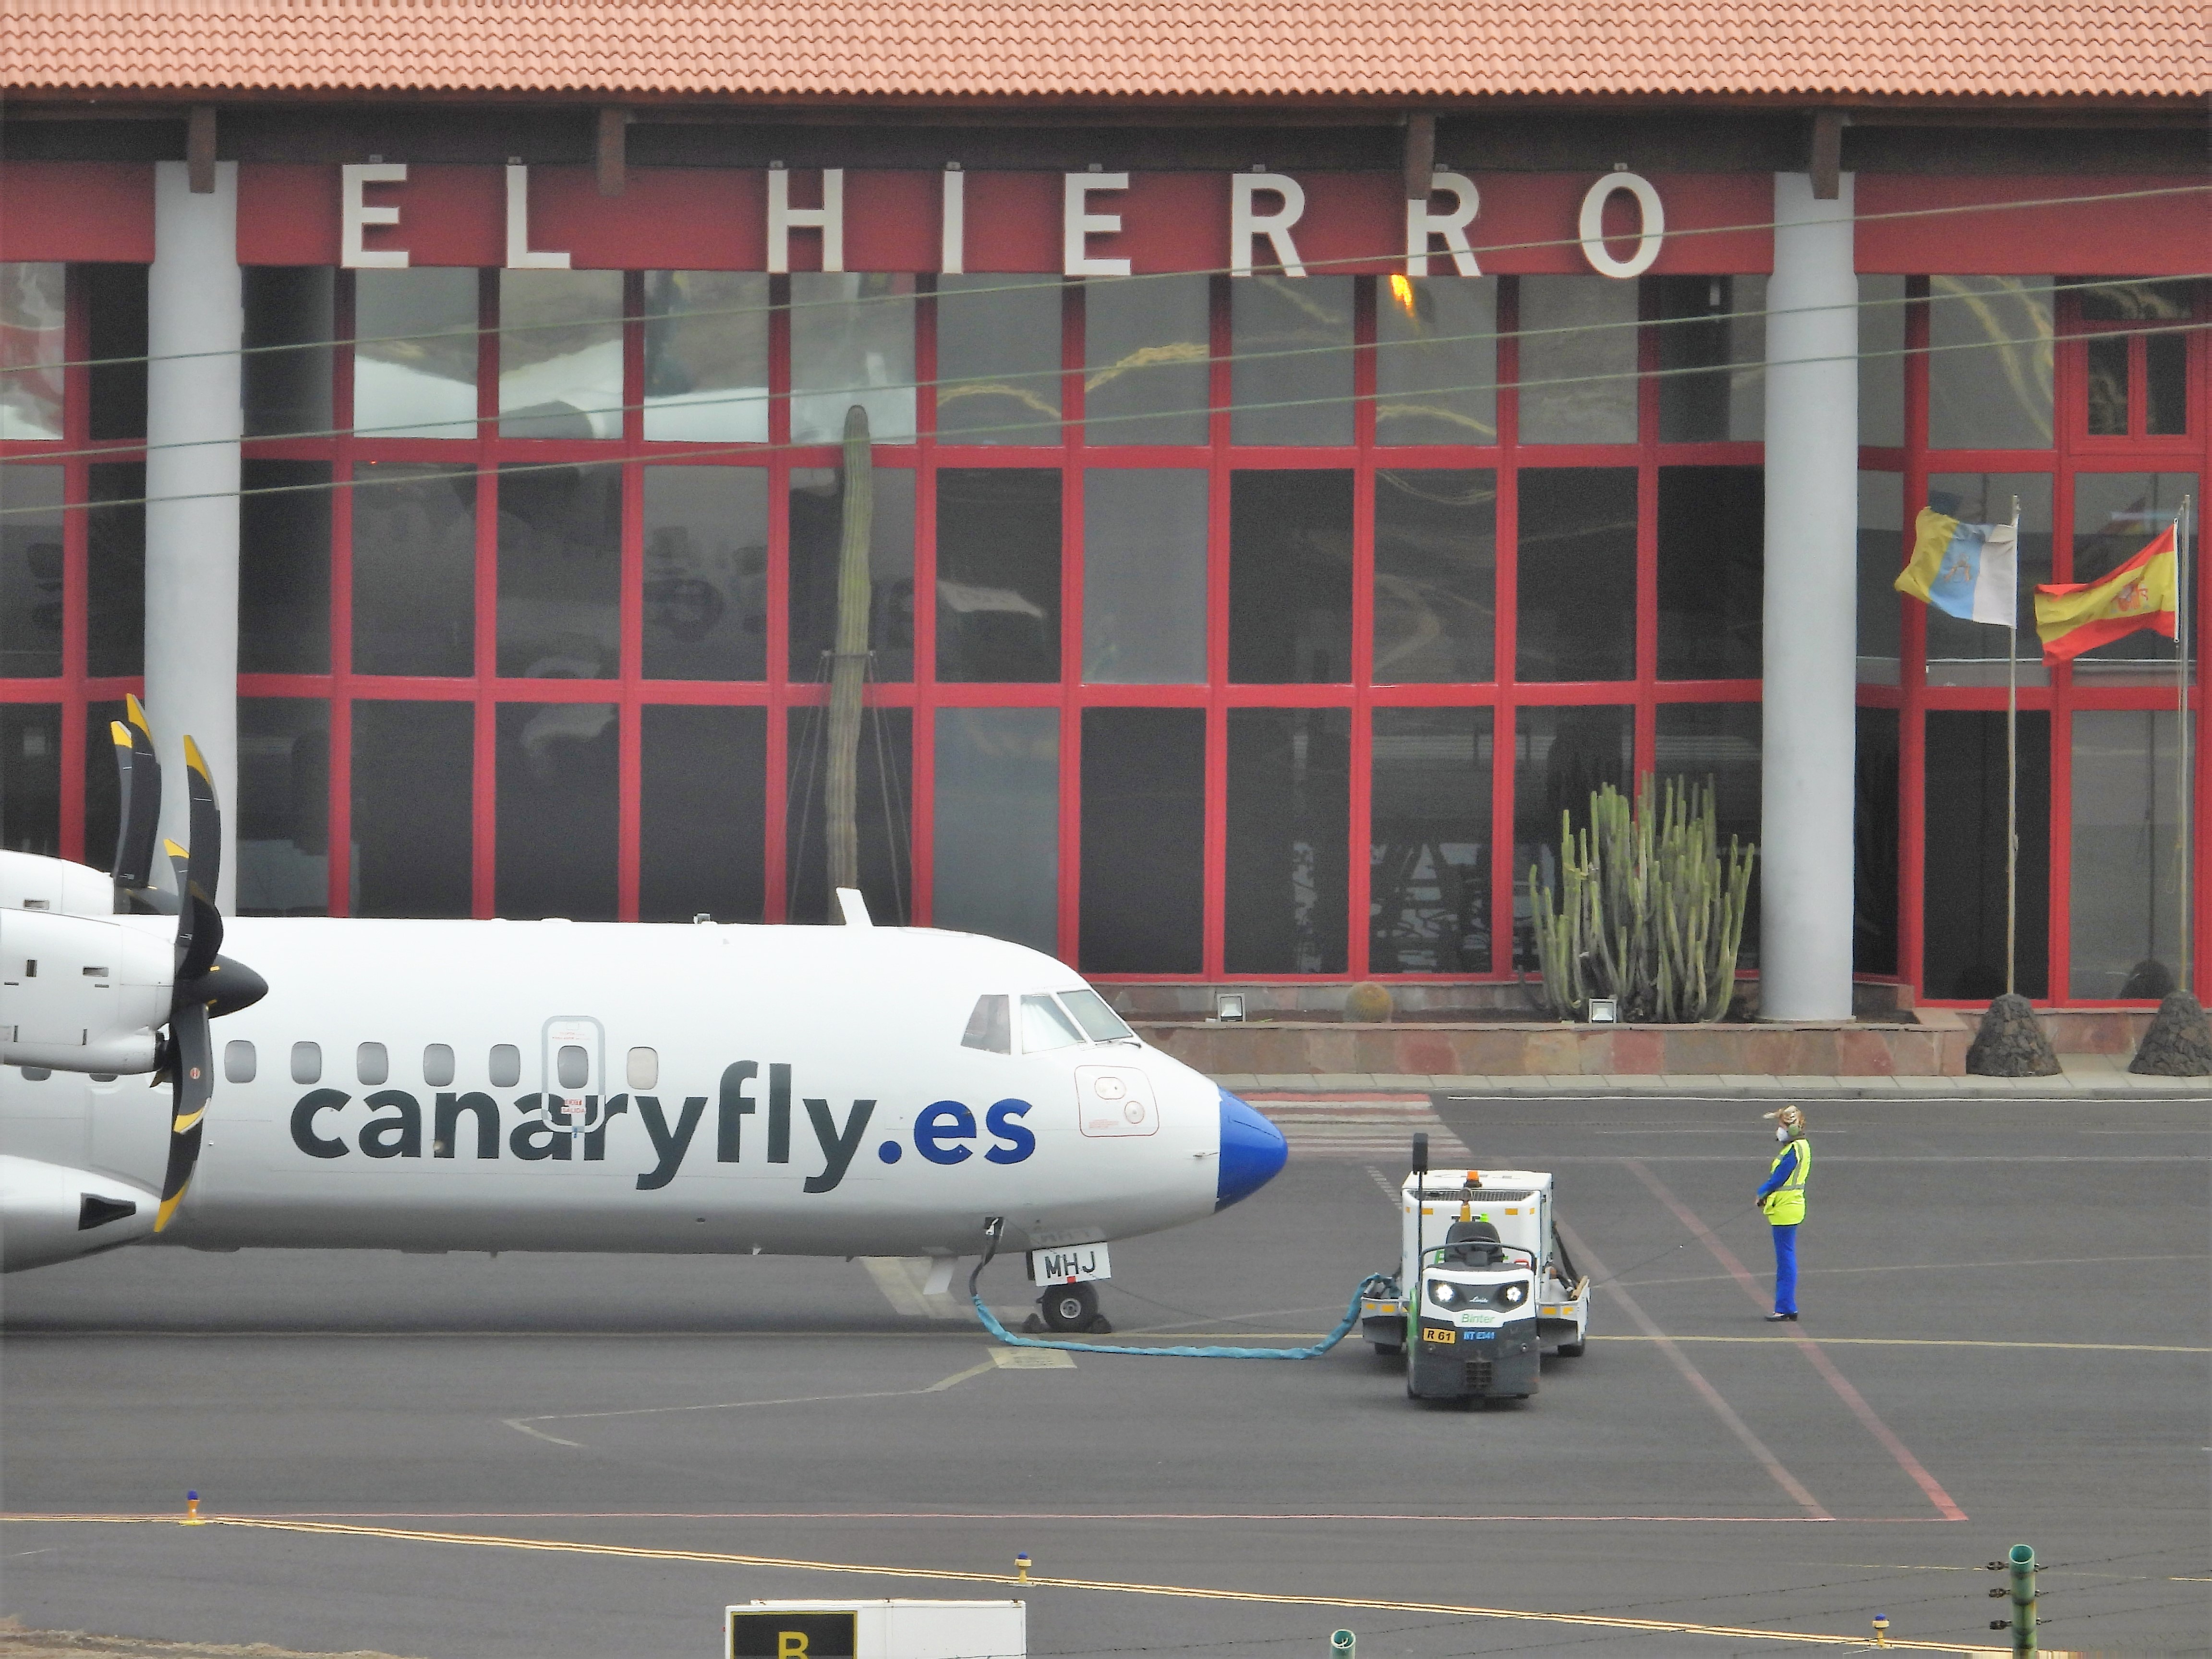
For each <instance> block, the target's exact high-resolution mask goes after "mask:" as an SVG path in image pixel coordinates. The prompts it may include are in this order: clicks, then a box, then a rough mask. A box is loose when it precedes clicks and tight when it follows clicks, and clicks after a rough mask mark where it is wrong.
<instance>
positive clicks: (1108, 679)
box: [1083, 467, 1206, 685]
mask: <svg viewBox="0 0 2212 1659" xmlns="http://www.w3.org/2000/svg"><path fill="white" fill-rule="evenodd" d="M1083 678H1085V680H1087V681H1089V682H1090V683H1091V684H1094V685H1196V684H1201V683H1203V682H1204V680H1205V678H1206V474H1205V473H1204V472H1203V471H1200V469H1198V468H1196V467H1183V468H1173V469H1169V468H1146V469H1144V470H1142V471H1135V470H1132V471H1121V470H1119V469H1115V470H1109V469H1107V468H1103V467H1093V468H1091V470H1090V471H1087V472H1085V474H1084V475H1083Z"/></svg>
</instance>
